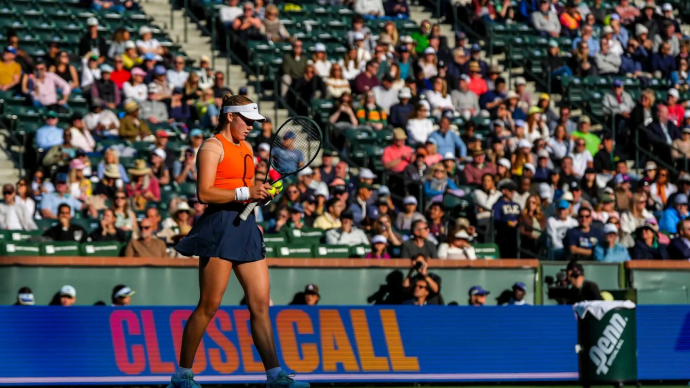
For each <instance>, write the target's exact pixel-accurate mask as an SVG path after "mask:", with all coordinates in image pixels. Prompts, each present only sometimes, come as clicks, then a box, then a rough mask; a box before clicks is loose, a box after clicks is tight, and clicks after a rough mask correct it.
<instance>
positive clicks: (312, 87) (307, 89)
mask: <svg viewBox="0 0 690 388" xmlns="http://www.w3.org/2000/svg"><path fill="white" fill-rule="evenodd" d="M292 89H293V90H294V91H295V95H288V101H292V100H295V101H294V102H292V104H293V106H295V110H297V111H298V112H301V113H306V110H307V109H308V107H307V106H305V104H304V103H298V102H297V101H298V100H296V99H295V96H299V97H301V98H302V100H303V101H307V102H308V101H311V100H312V99H313V98H324V97H326V84H325V83H324V82H323V80H322V79H321V77H319V76H318V75H317V74H316V70H315V69H314V66H313V65H311V64H308V65H307V66H306V67H305V68H304V76H303V77H302V78H300V79H297V80H294V81H293V83H292Z"/></svg>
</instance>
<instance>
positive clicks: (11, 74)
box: [0, 46, 22, 91]
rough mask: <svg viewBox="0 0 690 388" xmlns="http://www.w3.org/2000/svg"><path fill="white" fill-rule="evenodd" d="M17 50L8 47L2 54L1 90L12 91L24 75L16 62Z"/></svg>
mask: <svg viewBox="0 0 690 388" xmlns="http://www.w3.org/2000/svg"><path fill="white" fill-rule="evenodd" d="M16 56H17V50H16V49H15V48H14V47H12V46H7V47H6V48H5V50H4V51H3V53H2V62H0V90H2V91H7V90H12V89H14V88H15V86H17V85H18V84H19V81H20V79H21V78H20V77H21V75H22V68H21V66H20V65H19V64H18V63H17V62H16V61H15V60H14V59H15V58H16Z"/></svg>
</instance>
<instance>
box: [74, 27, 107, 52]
mask: <svg viewBox="0 0 690 388" xmlns="http://www.w3.org/2000/svg"><path fill="white" fill-rule="evenodd" d="M86 26H87V27H86V28H87V30H86V34H84V36H82V38H81V39H80V40H79V51H78V54H79V56H80V57H83V56H84V55H86V53H89V52H90V53H92V54H95V55H97V56H99V57H100V56H103V59H105V55H106V54H107V53H108V46H107V45H106V43H105V39H103V37H102V36H100V35H99V34H98V19H96V18H95V17H90V18H88V19H86ZM100 61H101V62H102V60H100Z"/></svg>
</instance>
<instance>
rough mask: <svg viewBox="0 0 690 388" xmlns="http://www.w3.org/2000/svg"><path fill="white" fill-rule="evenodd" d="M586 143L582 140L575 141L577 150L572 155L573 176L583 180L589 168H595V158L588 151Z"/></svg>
mask: <svg viewBox="0 0 690 388" xmlns="http://www.w3.org/2000/svg"><path fill="white" fill-rule="evenodd" d="M586 144H587V143H586V142H585V140H584V139H582V138H577V139H576V140H575V149H574V150H573V153H572V154H571V157H572V159H573V175H574V176H575V177H576V178H577V179H581V178H582V177H583V176H584V175H585V171H586V170H587V169H588V168H594V158H593V157H592V154H590V153H589V151H587V149H586Z"/></svg>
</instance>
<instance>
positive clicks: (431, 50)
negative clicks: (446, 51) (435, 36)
mask: <svg viewBox="0 0 690 388" xmlns="http://www.w3.org/2000/svg"><path fill="white" fill-rule="evenodd" d="M428 54H436V49H435V48H433V47H427V48H425V49H424V55H428Z"/></svg>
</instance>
